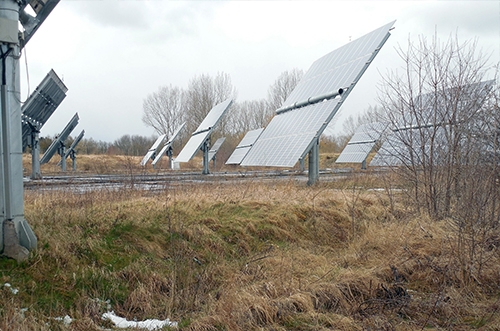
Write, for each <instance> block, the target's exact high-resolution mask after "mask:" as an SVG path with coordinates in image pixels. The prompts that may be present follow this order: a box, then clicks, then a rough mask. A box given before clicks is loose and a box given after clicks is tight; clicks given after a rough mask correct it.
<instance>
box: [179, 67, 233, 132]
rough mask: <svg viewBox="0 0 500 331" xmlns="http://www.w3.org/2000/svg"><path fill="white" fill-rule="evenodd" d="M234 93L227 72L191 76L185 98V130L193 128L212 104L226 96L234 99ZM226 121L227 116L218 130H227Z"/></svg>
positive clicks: (189, 130)
mask: <svg viewBox="0 0 500 331" xmlns="http://www.w3.org/2000/svg"><path fill="white" fill-rule="evenodd" d="M236 95H237V92H236V89H235V88H234V87H233V85H232V83H231V78H230V76H229V75H228V74H225V73H218V74H217V76H216V77H215V78H212V77H211V76H209V75H206V74H203V75H201V76H197V77H195V78H193V79H192V80H191V81H190V82H189V86H188V89H187V91H186V99H185V105H186V108H185V109H186V110H185V111H186V116H187V131H188V132H192V131H193V130H195V129H196V127H197V126H198V125H199V124H200V123H201V122H202V121H203V119H204V118H205V117H206V116H207V114H208V112H209V111H210V110H211V109H212V108H213V107H214V106H216V105H217V104H219V103H221V102H223V101H224V100H226V99H228V98H232V99H235V98H236ZM227 121H228V120H227V118H223V119H222V121H221V123H220V124H219V128H218V130H219V131H221V132H227V131H229V130H228V128H227V124H226V123H227Z"/></svg>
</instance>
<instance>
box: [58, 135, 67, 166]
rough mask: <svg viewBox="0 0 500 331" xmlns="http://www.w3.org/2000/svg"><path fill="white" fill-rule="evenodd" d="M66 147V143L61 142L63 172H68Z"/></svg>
mask: <svg viewBox="0 0 500 331" xmlns="http://www.w3.org/2000/svg"><path fill="white" fill-rule="evenodd" d="M65 154H66V146H64V142H62V141H61V146H59V155H60V156H61V170H62V171H63V172H66V155H65Z"/></svg>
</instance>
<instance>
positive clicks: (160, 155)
mask: <svg viewBox="0 0 500 331" xmlns="http://www.w3.org/2000/svg"><path fill="white" fill-rule="evenodd" d="M185 125H186V122H184V123H182V124H181V125H179V127H178V128H177V129H176V130H175V132H174V134H173V135H172V137H170V139H169V140H168V141H167V142H166V143H165V145H164V146H163V148H162V149H161V150H160V152H159V153H158V154H156V157H155V159H154V160H153V162H152V163H151V164H152V165H153V166H155V165H156V163H158V161H160V159H161V158H162V157H163V155H165V153H166V152H167V150H168V149H169V148H170V147H171V146H172V143H173V142H174V140H175V139H176V138H177V136H178V135H179V133H180V132H181V130H182V129H183V128H184V126H185Z"/></svg>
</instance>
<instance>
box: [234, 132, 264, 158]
mask: <svg viewBox="0 0 500 331" xmlns="http://www.w3.org/2000/svg"><path fill="white" fill-rule="evenodd" d="M262 131H264V128H260V129H256V130H251V131H248V132H247V133H246V134H245V136H244V137H243V139H241V141H240V143H239V144H238V146H236V148H235V149H234V151H233V153H232V154H231V156H230V157H229V158H228V159H227V161H226V164H240V163H241V161H243V159H244V158H245V156H246V155H247V153H248V151H249V150H250V148H252V146H253V144H254V143H255V142H256V141H257V139H259V136H260V134H261V133H262Z"/></svg>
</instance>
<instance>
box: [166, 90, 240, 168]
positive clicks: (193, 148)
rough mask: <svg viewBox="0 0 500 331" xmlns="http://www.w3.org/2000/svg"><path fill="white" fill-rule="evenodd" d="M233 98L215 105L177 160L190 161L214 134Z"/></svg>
mask: <svg viewBox="0 0 500 331" xmlns="http://www.w3.org/2000/svg"><path fill="white" fill-rule="evenodd" d="M232 102H233V100H231V99H226V100H225V101H223V102H221V103H219V104H217V105H215V106H214V107H213V108H212V109H211V110H210V112H209V113H208V114H207V116H206V117H205V118H204V119H203V121H202V122H201V123H200V125H199V126H198V128H197V129H196V131H195V132H193V134H192V135H191V138H189V140H188V142H187V143H186V145H185V146H184V148H183V149H182V150H181V152H180V153H179V155H177V157H176V158H175V162H189V160H191V159H192V158H193V157H194V156H195V155H196V153H197V152H198V150H199V149H200V148H201V147H202V146H203V144H204V143H205V142H206V141H207V139H208V138H209V137H210V135H211V134H212V131H213V130H214V128H215V127H216V126H217V124H218V123H219V122H220V120H221V118H222V116H224V114H225V113H226V111H227V110H228V109H229V107H230V106H231V104H232Z"/></svg>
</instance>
